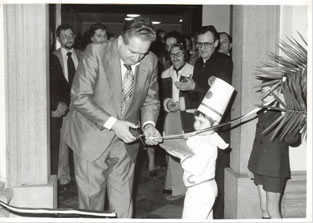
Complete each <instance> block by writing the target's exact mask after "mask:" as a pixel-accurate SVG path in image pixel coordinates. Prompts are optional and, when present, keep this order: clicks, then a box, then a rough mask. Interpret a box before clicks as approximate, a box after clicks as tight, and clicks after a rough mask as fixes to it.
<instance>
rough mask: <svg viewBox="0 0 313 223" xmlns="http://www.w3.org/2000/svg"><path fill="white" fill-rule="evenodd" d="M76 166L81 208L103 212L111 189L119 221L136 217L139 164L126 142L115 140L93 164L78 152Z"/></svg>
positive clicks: (112, 202)
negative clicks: (132, 158)
mask: <svg viewBox="0 0 313 223" xmlns="http://www.w3.org/2000/svg"><path fill="white" fill-rule="evenodd" d="M90 150H91V152H92V148H90ZM74 167H75V179H76V184H77V189H78V204H79V208H81V209H88V210H97V211H103V210H104V204H105V194H106V193H105V192H106V190H107V194H108V201H109V209H110V211H114V212H116V213H117V217H118V218H131V217H132V214H133V204H132V190H133V181H134V170H135V163H134V162H133V161H132V160H131V159H130V157H129V155H128V153H127V151H126V148H125V144H124V142H122V141H121V140H119V139H118V138H117V137H116V138H114V139H113V141H112V143H111V144H110V146H109V148H107V149H106V151H105V152H104V153H103V154H102V155H101V156H100V157H99V158H98V159H97V160H95V161H92V162H89V161H87V160H85V159H83V158H82V157H79V156H78V155H77V154H76V153H75V151H74Z"/></svg>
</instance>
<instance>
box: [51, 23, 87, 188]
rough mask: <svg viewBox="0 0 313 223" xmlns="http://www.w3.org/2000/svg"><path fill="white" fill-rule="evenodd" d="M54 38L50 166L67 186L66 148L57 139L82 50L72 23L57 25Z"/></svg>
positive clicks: (68, 168)
mask: <svg viewBox="0 0 313 223" xmlns="http://www.w3.org/2000/svg"><path fill="white" fill-rule="evenodd" d="M56 39H57V40H58V41H59V43H60V44H61V47H60V48H59V49H58V50H56V51H54V52H53V53H52V55H51V59H50V61H51V77H50V82H51V85H50V86H51V88H50V91H51V100H50V105H51V110H52V111H51V127H52V129H51V132H52V134H51V159H52V162H51V164H52V165H51V169H52V174H57V175H58V180H59V188H60V189H61V190H66V189H69V184H70V181H71V176H70V165H69V152H70V150H69V148H68V146H67V145H66V144H65V142H64V140H63V139H62V138H60V129H61V126H62V119H63V117H64V116H65V115H66V113H67V112H68V106H69V101H70V89H71V85H72V81H73V78H74V74H75V71H76V69H77V66H78V61H79V59H80V58H81V57H82V52H81V51H79V50H76V49H74V48H73V47H74V43H75V33H74V30H73V28H72V26H70V25H68V24H62V25H60V26H59V27H58V28H57V30H56Z"/></svg>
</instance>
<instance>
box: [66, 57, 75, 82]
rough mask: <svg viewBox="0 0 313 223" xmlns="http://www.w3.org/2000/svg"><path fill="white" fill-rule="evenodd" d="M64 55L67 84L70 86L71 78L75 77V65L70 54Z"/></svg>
mask: <svg viewBox="0 0 313 223" xmlns="http://www.w3.org/2000/svg"><path fill="white" fill-rule="evenodd" d="M66 55H67V73H68V84H69V85H70V86H72V82H73V78H74V75H75V65H74V61H73V59H72V53H71V52H68V53H67V54H66Z"/></svg>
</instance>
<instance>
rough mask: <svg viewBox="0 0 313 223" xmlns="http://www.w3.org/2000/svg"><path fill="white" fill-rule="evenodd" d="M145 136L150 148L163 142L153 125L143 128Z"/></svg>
mask: <svg viewBox="0 0 313 223" xmlns="http://www.w3.org/2000/svg"><path fill="white" fill-rule="evenodd" d="M143 134H144V135H145V138H146V144H147V145H149V146H152V145H157V144H159V143H160V142H162V138H161V134H160V133H159V131H158V130H157V129H156V128H155V127H154V125H151V124H148V125H145V127H144V128H143ZM154 137H159V138H154Z"/></svg>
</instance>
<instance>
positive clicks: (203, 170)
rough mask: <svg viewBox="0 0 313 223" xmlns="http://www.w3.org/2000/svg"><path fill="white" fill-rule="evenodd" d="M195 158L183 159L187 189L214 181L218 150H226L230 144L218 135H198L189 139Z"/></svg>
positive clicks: (188, 143)
mask: <svg viewBox="0 0 313 223" xmlns="http://www.w3.org/2000/svg"><path fill="white" fill-rule="evenodd" d="M187 145H188V146H189V147H190V148H191V149H192V151H193V152H194V155H193V156H188V157H182V158H181V165H182V167H183V169H184V175H183V180H184V183H185V185H186V187H189V186H193V185H196V184H200V183H202V182H204V181H207V180H211V179H214V177H215V163H216V158H217V149H218V148H220V149H226V148H227V147H228V146H229V144H227V143H225V141H224V140H223V139H222V138H221V137H220V136H219V135H218V134H217V133H213V134H211V135H208V134H205V135H196V136H192V137H190V138H189V139H187Z"/></svg>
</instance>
